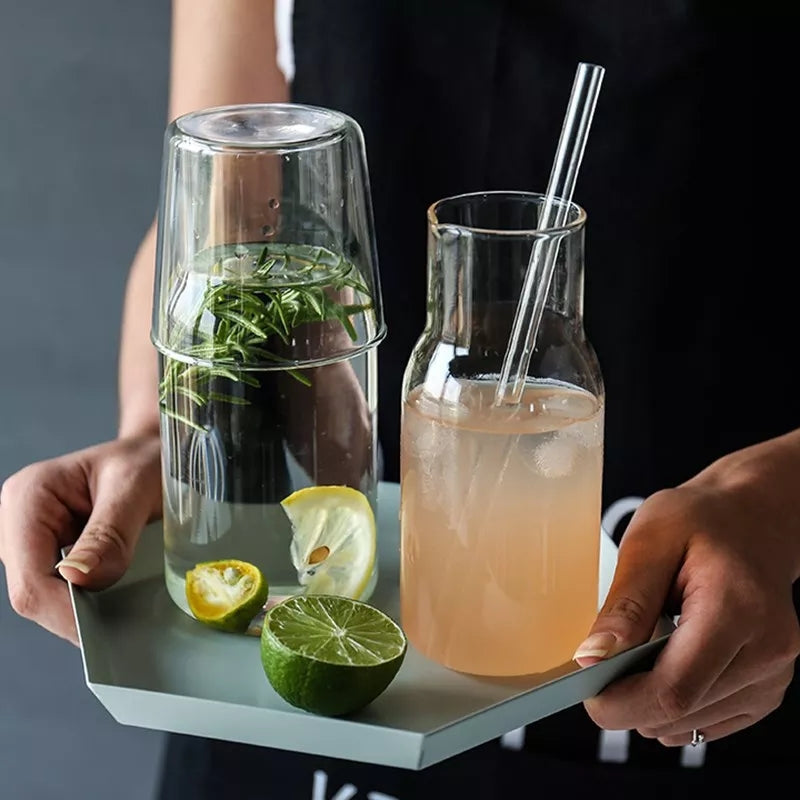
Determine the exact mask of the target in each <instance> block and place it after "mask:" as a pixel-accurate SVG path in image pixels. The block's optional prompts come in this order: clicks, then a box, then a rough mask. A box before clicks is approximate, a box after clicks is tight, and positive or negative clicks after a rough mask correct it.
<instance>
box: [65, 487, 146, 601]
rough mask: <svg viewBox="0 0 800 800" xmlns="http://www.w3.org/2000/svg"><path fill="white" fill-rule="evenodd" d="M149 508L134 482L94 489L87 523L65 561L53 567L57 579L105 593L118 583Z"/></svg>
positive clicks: (131, 555)
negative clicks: (57, 574)
mask: <svg viewBox="0 0 800 800" xmlns="http://www.w3.org/2000/svg"><path fill="white" fill-rule="evenodd" d="M150 506H151V503H149V502H145V501H144V499H143V497H142V491H141V489H140V488H139V487H137V486H136V484H135V482H131V483H130V484H122V485H117V486H116V487H114V488H110V487H109V486H105V487H102V488H101V487H98V494H97V498H96V500H95V504H94V508H93V509H92V512H91V515H90V516H89V520H88V522H87V523H86V525H85V527H84V529H83V531H82V532H81V534H80V536H79V537H78V540H77V541H76V542H75V544H74V545H73V547H72V549H71V550H70V551H69V553H68V555H67V557H66V558H64V559H62V560H61V561H59V563H58V564H56V568H57V569H58V571H59V573H60V574H61V577H62V578H64V579H65V580H67V581H69V582H70V583H73V584H75V585H76V586H83V587H85V588H87V589H105V588H106V587H107V586H110V585H111V584H112V583H114V582H115V581H117V580H119V579H120V578H121V577H122V575H123V574H124V572H125V570H126V569H127V568H128V565H129V564H130V562H131V559H132V558H133V552H134V549H135V548H136V543H137V541H138V540H139V534H140V533H141V531H142V529H143V528H144V526H145V524H146V523H147V521H148V519H149V516H150Z"/></svg>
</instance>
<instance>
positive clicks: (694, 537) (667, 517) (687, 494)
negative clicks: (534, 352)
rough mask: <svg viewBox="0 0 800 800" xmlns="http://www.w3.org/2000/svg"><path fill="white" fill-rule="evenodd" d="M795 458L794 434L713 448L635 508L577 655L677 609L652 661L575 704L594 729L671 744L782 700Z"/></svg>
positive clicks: (797, 507)
mask: <svg viewBox="0 0 800 800" xmlns="http://www.w3.org/2000/svg"><path fill="white" fill-rule="evenodd" d="M798 462H800V437H798V434H797V432H795V433H794V434H789V435H787V436H785V437H781V438H779V439H775V440H771V441H770V442H765V443H763V444H760V445H757V446H755V447H751V448H747V449H746V450H741V451H738V452H737V453H733V454H732V455H730V456H727V457H725V458H723V459H720V460H719V461H717V462H715V463H714V464H712V465H711V466H710V467H709V468H707V469H706V470H704V471H703V472H701V473H700V474H699V475H697V476H696V477H695V478H693V479H692V480H690V481H688V482H687V483H685V484H683V485H681V486H679V487H677V488H675V489H667V490H664V491H661V492H658V493H656V494H654V495H652V496H651V497H650V498H648V499H647V500H646V501H645V502H644V503H643V504H642V505H641V506H640V507H639V509H638V511H637V512H636V514H635V515H634V517H633V518H632V520H631V522H630V524H629V526H628V529H627V530H626V532H625V534H624V536H623V539H622V544H621V546H620V551H619V559H618V564H617V569H616V573H615V576H614V580H613V583H612V585H611V588H610V590H609V593H608V597H607V599H606V602H605V604H604V605H603V608H602V609H601V611H600V614H599V615H598V617H597V619H596V621H595V624H594V625H593V626H592V629H591V631H590V635H589V638H587V640H586V641H585V642H584V643H583V644H582V645H581V646H580V647H579V648H578V650H577V652H576V655H575V659H576V661H577V662H578V663H579V664H580V665H581V666H588V665H590V664H593V663H596V662H597V661H599V660H601V659H602V658H604V657H607V656H610V655H614V654H615V653H618V652H620V651H622V650H625V649H628V648H630V647H632V646H634V645H637V644H640V643H642V642H645V641H647V640H648V639H649V637H650V635H651V634H652V631H653V629H654V626H655V624H656V621H657V619H658V617H659V615H660V614H662V613H663V612H664V611H665V610H666V609H670V608H672V609H674V611H675V613H679V614H680V618H679V621H678V627H677V629H676V630H675V631H674V633H673V634H672V635H671V636H670V638H669V640H668V641H667V643H666V645H665V647H664V649H663V650H662V651H661V653H660V654H659V656H658V658H657V660H656V663H655V665H654V667H653V669H652V670H650V671H648V672H643V673H639V674H635V675H631V676H629V677H626V678H624V679H621V680H620V681H617V682H615V683H613V684H611V685H610V686H608V687H607V688H606V689H605V690H604V691H603V692H601V693H600V694H599V695H598V696H596V697H593V698H591V699H589V700H587V701H586V702H585V703H584V706H585V708H586V710H587V712H588V714H589V716H590V717H591V718H592V719H593V720H594V721H595V722H596V723H597V724H598V725H599V726H600V727H601V728H607V729H616V730H633V729H636V730H637V731H638V732H639V733H640V734H641V735H642V736H645V737H647V738H653V739H658V741H659V742H661V743H662V744H664V745H667V746H681V745H687V744H689V743H690V742H691V739H692V731H693V730H697V731H700V732H702V734H703V735H704V737H705V741H713V740H714V739H720V738H722V737H723V736H728V735H729V734H732V733H735V732H736V731H740V730H742V729H743V728H746V727H748V726H750V725H752V724H754V723H756V722H758V721H759V720H761V719H762V718H764V717H765V716H767V715H768V714H770V713H771V712H772V711H774V710H775V709H776V708H777V707H778V706H779V705H780V703H781V702H782V700H783V696H784V693H785V691H786V688H787V687H788V685H789V683H790V682H791V680H792V676H793V674H794V666H795V660H796V659H797V656H798V654H800V625H799V624H798V617H797V612H796V611H795V608H794V605H793V602H792V584H793V582H794V581H795V580H797V579H798V577H800V502H799V501H798V496H797V490H796V488H795V486H794V483H795V480H796V476H797V474H798Z"/></svg>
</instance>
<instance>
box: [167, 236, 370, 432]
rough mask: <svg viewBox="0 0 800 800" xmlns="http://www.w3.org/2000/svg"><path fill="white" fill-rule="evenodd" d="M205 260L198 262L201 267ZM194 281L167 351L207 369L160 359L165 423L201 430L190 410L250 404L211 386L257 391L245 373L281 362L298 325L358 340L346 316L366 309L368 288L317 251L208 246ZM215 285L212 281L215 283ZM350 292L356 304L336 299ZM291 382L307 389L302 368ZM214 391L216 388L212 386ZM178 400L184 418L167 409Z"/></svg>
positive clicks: (348, 267)
mask: <svg viewBox="0 0 800 800" xmlns="http://www.w3.org/2000/svg"><path fill="white" fill-rule="evenodd" d="M204 262H205V263H204ZM192 275H193V276H195V277H196V276H197V275H200V276H201V277H202V278H205V276H207V279H206V280H207V284H208V285H207V286H206V288H205V291H204V293H203V295H202V299H201V301H200V303H199V305H197V306H196V308H195V310H194V311H193V312H192V313H191V314H190V315H189V318H188V319H185V320H178V321H177V324H175V322H176V321H173V323H174V324H173V328H172V331H171V335H170V340H171V342H170V344H171V349H172V350H174V351H175V352H180V353H181V354H183V355H184V356H187V357H189V358H195V359H198V360H199V361H204V362H207V363H206V364H196V363H186V362H184V361H180V360H178V359H175V358H167V359H166V366H165V368H164V373H163V376H162V379H161V384H160V387H159V388H160V395H159V402H160V405H161V408H162V409H163V411H164V412H165V413H166V414H167V415H168V416H170V417H173V418H174V419H176V420H178V421H180V422H182V423H184V424H186V425H189V426H190V427H192V428H195V429H197V430H200V431H205V428H204V427H203V426H202V425H200V424H199V423H198V422H197V421H196V419H194V411H195V410H199V409H202V408H204V407H206V406H208V405H209V403H212V402H219V403H230V404H234V405H248V404H249V402H250V401H249V400H247V399H246V398H245V397H241V396H238V395H235V394H228V393H227V392H219V391H215V390H212V389H211V383H212V380H213V379H215V378H217V379H219V378H222V379H227V380H228V381H231V382H232V383H234V384H240V385H241V384H245V385H248V386H252V387H255V388H258V387H259V386H260V382H259V380H258V379H257V378H256V377H255V375H253V374H252V372H248V367H249V368H252V367H255V366H258V365H260V364H264V362H274V363H281V362H284V361H285V360H286V359H284V358H282V357H281V356H280V355H279V354H278V353H276V352H275V350H276V349H280V347H281V345H284V346H291V343H292V338H293V337H292V334H293V331H295V330H296V329H297V328H298V327H300V326H303V325H309V324H313V323H323V322H328V321H338V322H340V323H341V325H342V327H343V328H344V330H345V331H346V332H347V334H348V336H349V337H350V339H351V340H352V341H356V340H357V338H358V334H357V332H356V329H355V327H354V325H353V322H352V320H351V316H352V315H354V314H358V313H361V312H364V311H367V310H368V309H370V308H371V307H372V303H371V298H370V294H369V290H368V288H367V287H366V286H365V285H364V283H363V281H362V280H361V278H360V276H359V274H358V271H357V269H356V268H355V266H354V265H353V264H352V263H350V262H349V261H347V260H345V259H344V258H342V257H341V256H337V255H336V254H335V253H332V252H331V251H330V250H326V249H325V248H322V247H311V246H307V245H292V244H289V245H287V244H272V245H237V246H236V247H235V248H233V247H231V246H226V247H222V248H212V249H211V250H209V251H205V252H204V253H201V254H200V255H199V256H198V262H197V263H196V264H195V265H194V270H193V272H192ZM217 279H218V280H217ZM185 289H186V286H185V285H184V286H182V287H181V290H185ZM345 289H351V290H353V291H354V292H355V293H356V296H357V297H359V298H360V299H361V302H358V303H352V304H345V303H340V302H339V301H338V300H336V299H335V297H336V295H337V293H339V292H341V291H342V290H345ZM285 371H286V372H288V373H289V374H290V375H291V376H292V377H294V378H295V379H296V380H298V381H299V382H300V383H303V384H305V385H310V381H309V379H308V377H307V376H306V375H305V374H304V371H303V370H301V369H295V368H290V367H287V368H286V370H285ZM215 386H216V384H215ZM178 397H183V398H185V399H186V401H187V403H183V404H181V406H182V407H183V408H185V409H188V411H187V413H179V412H178V411H177V410H176V409H175V408H174V407H173V405H174V404H175V401H176V400H177V398H178Z"/></svg>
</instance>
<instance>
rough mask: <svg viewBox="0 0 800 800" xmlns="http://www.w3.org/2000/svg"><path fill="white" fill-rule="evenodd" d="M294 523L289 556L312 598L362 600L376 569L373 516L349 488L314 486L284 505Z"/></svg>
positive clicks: (362, 498) (363, 497) (361, 497)
mask: <svg viewBox="0 0 800 800" xmlns="http://www.w3.org/2000/svg"><path fill="white" fill-rule="evenodd" d="M281 506H282V507H283V510H284V511H285V512H286V515H287V516H288V517H289V521H290V522H291V523H292V530H293V536H292V543H291V557H292V563H293V564H294V567H295V569H296V570H297V578H298V581H299V582H300V584H301V585H302V586H305V587H306V592H307V593H310V594H332V595H338V596H341V597H352V598H353V599H356V600H357V599H359V598H360V597H362V596H363V594H364V592H365V591H366V589H367V586H368V584H369V579H370V577H371V576H372V572H373V570H374V569H375V515H374V514H373V513H372V507H371V506H370V504H369V500H367V498H366V495H364V494H363V493H362V492H359V491H357V490H356V489H351V488H349V487H347V486H310V487H308V488H306V489H299V490H298V491H296V492H294V493H293V494H291V495H289V496H288V497H287V498H286V499H285V500H283V501H282V502H281Z"/></svg>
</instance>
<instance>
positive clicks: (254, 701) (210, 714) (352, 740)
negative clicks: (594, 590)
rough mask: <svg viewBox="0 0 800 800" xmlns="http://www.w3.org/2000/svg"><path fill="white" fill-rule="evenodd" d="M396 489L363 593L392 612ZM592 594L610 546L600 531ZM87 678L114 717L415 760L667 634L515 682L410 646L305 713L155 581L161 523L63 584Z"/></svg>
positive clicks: (608, 670)
mask: <svg viewBox="0 0 800 800" xmlns="http://www.w3.org/2000/svg"><path fill="white" fill-rule="evenodd" d="M398 503H399V487H398V486H397V485H396V484H382V485H381V487H380V491H379V494H378V507H379V512H378V530H379V540H380V542H379V569H380V575H379V580H378V585H377V587H376V590H375V594H374V595H373V598H372V601H371V602H373V603H374V604H375V605H377V606H378V607H379V608H382V609H383V610H384V611H386V612H387V613H389V614H391V615H392V616H393V617H394V618H395V619H398V618H399V615H398V609H399V601H398V566H399V564H398V555H399V526H398V521H397V514H398ZM601 542H602V546H601V576H600V577H601V581H600V582H601V597H603V596H604V594H605V592H606V591H607V587H608V585H609V583H610V580H611V577H612V574H613V571H614V565H615V563H616V548H615V546H614V543H613V542H612V541H611V539H610V538H609V537H607V536H603V535H601ZM71 596H72V603H73V609H74V612H75V618H76V621H77V625H78V633H79V635H80V641H81V654H82V658H83V665H84V672H85V675H86V684H87V686H88V687H89V689H90V690H91V691H92V692H93V693H94V694H95V696H96V697H97V698H98V700H99V701H100V702H101V703H102V705H103V706H104V707H105V708H106V709H107V710H108V712H109V713H110V714H111V715H112V716H113V717H114V719H116V720H117V721H118V722H120V723H122V724H124V725H133V726H137V727H142V728H150V729H154V730H161V731H170V732H175V733H184V734H192V735H196V736H204V737H209V738H213V739H223V740H228V741H233V742H245V743H248V744H255V745H263V746H268V747H276V748H279V749H283V750H294V751H298V752H304V753H313V754H317V755H324V756H333V757H338V758H345V759H350V760H355V761H361V762H370V763H374V764H382V765H386V766H394V767H405V768H408V769H421V768H423V767H426V766H428V765H430V764H434V763H436V762H438V761H441V760H443V759H446V758H448V757H449V756H452V755H455V754H457V753H459V752H463V751H465V750H468V749H470V748H472V747H474V746H476V745H478V744H481V743H483V742H486V741H488V740H490V739H493V738H496V737H499V736H502V735H503V734H504V733H506V732H508V731H510V730H513V729H515V728H518V727H520V726H522V725H525V724H527V723H529V722H533V721H535V720H537V719H540V718H542V717H545V716H547V715H549V714H553V713H555V712H556V711H560V710H561V709H564V708H566V707H568V706H571V705H575V704H577V703H580V702H581V701H583V700H585V699H586V698H588V697H591V696H593V695H595V694H596V693H598V692H599V691H600V690H601V689H602V688H603V687H604V686H605V685H606V684H608V683H609V682H610V681H612V680H613V679H615V678H616V677H618V676H620V675H622V674H624V673H627V672H629V671H632V670H634V669H636V668H637V667H643V666H645V665H646V664H647V663H648V661H649V660H650V659H652V658H653V657H654V656H655V654H656V653H657V651H658V650H659V649H660V648H661V646H662V645H663V643H664V642H665V641H666V638H667V636H668V635H669V633H670V632H671V630H672V627H671V624H669V623H667V622H666V621H665V624H664V626H663V629H662V630H660V631H659V632H658V633H657V635H656V636H654V638H653V639H652V640H651V641H650V642H649V643H647V644H644V645H642V646H640V647H637V648H635V649H632V650H629V651H627V652H625V653H622V654H620V655H618V656H616V657H614V658H612V659H609V660H608V661H605V662H602V663H600V664H597V665H596V666H593V667H588V668H585V669H579V668H578V667H577V665H576V664H574V663H572V662H570V663H569V664H564V665H562V666H561V667H559V668H557V669H554V670H553V671H552V672H549V673H547V674H544V675H539V676H535V677H530V678H525V679H513V680H498V679H479V678H472V677H468V676H465V675H460V674H457V673H455V672H451V671H450V670H447V669H445V668H443V667H440V666H438V665H437V664H434V663H433V662H431V661H429V660H427V659H426V658H424V657H423V656H422V655H421V654H419V653H418V652H416V651H415V650H414V649H413V648H409V651H408V654H407V656H406V659H405V661H404V663H403V666H402V667H401V669H400V672H399V673H398V675H397V677H396V678H395V680H394V681H393V683H392V684H391V685H390V686H389V688H388V689H387V690H386V691H385V692H384V693H383V694H382V695H381V696H380V697H379V698H378V699H377V700H375V701H374V702H373V703H372V704H371V705H370V706H368V707H367V708H366V709H365V710H363V711H362V712H361V713H359V714H358V715H357V716H354V717H351V718H348V719H333V718H326V717H319V716H314V715H312V714H309V713H306V712H304V711H300V710H298V709H296V708H293V707H292V706H290V705H288V704H287V703H285V702H284V701H283V700H282V699H281V698H280V697H279V696H278V695H277V694H276V693H275V692H274V691H273V689H272V687H271V686H270V685H269V683H268V682H267V680H266V678H265V676H264V673H263V670H262V667H261V661H260V656H259V641H258V639H257V638H254V637H245V636H242V637H238V636H232V635H229V634H225V633H219V632H216V631H214V630H211V629H208V628H206V627H204V626H203V625H201V624H198V623H197V622H195V621H193V620H192V619H190V618H189V617H187V616H186V615H185V614H183V613H182V612H181V611H179V610H178V609H177V608H176V607H175V606H174V604H173V603H172V601H171V600H170V598H169V596H168V595H167V593H166V590H165V588H164V573H163V549H162V537H161V526H160V524H153V525H150V526H149V527H148V528H147V529H146V530H145V531H144V532H143V534H142V538H141V540H140V543H139V546H138V548H137V552H136V557H135V560H134V563H133V564H132V566H131V568H130V570H129V571H128V572H127V574H126V575H125V577H124V578H123V579H122V580H121V581H120V582H119V583H117V584H115V585H114V586H113V587H111V588H110V589H106V590H105V591H102V592H87V591H83V590H80V589H75V590H72V591H71Z"/></svg>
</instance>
